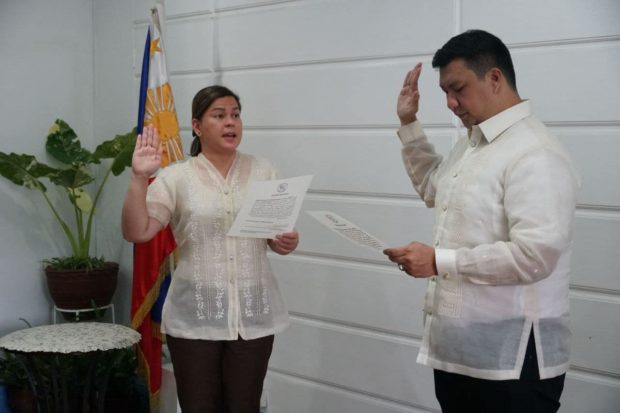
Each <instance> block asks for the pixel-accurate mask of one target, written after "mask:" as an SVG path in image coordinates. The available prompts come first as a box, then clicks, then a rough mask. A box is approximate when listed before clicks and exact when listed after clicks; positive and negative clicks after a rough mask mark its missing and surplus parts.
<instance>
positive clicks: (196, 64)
mask: <svg viewBox="0 0 620 413" xmlns="http://www.w3.org/2000/svg"><path fill="white" fill-rule="evenodd" d="M212 25H213V21H212V19H211V18H210V17H209V16H207V15H201V16H196V17H191V18H184V19H175V20H170V21H168V22H167V23H166V33H165V38H164V45H165V48H166V64H167V66H168V74H169V75H174V72H178V71H182V72H207V73H208V72H212V71H213V38H212V37H213V36H212V34H213V28H212ZM147 30H148V24H147V23H141V24H138V25H136V26H135V28H134V37H133V39H134V40H133V41H134V73H135V75H136V76H140V73H141V71H142V57H143V55H144V42H145V40H146V32H147Z"/></svg>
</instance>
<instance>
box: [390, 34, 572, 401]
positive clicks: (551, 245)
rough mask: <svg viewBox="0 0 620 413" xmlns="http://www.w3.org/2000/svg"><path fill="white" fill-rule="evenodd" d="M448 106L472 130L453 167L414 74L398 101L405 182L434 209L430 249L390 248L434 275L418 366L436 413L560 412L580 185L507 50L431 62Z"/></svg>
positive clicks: (458, 50)
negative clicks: (429, 133) (428, 381)
mask: <svg viewBox="0 0 620 413" xmlns="http://www.w3.org/2000/svg"><path fill="white" fill-rule="evenodd" d="M433 67H434V68H439V73H440V80H439V85H440V87H441V89H442V90H443V91H444V92H445V93H446V98H447V104H448V108H449V109H450V110H451V111H452V112H453V113H454V114H455V115H456V116H458V117H459V118H460V119H461V121H462V123H463V125H464V126H465V127H466V128H467V132H468V133H467V135H468V136H467V137H464V138H462V139H460V140H459V141H458V142H457V144H456V145H455V147H454V148H453V149H452V151H451V152H450V154H449V155H448V157H447V158H446V159H442V157H441V156H440V155H438V154H436V153H435V151H434V149H433V146H432V145H431V144H429V143H428V141H427V139H426V137H425V135H424V131H423V130H422V127H421V125H420V123H419V122H418V120H417V117H416V114H417V111H418V101H419V92H418V78H419V76H420V73H421V69H422V66H421V64H418V65H416V66H415V68H414V69H412V70H411V71H410V72H409V73H408V74H407V76H406V78H405V82H404V85H403V88H402V90H401V92H400V96H399V97H398V105H397V113H398V116H399V118H400V121H401V125H402V126H401V128H400V130H399V131H398V135H399V137H400V139H401V141H402V143H403V149H402V155H403V160H404V163H405V168H406V170H407V173H408V175H409V177H410V178H411V181H412V183H413V185H414V187H415V189H416V191H417V192H418V193H419V194H420V196H421V198H422V199H423V200H424V202H425V203H426V205H427V206H428V207H435V211H436V223H435V234H434V237H435V245H434V247H431V246H428V245H424V244H422V243H418V242H412V243H411V244H409V245H406V246H404V247H400V248H389V249H386V250H385V251H384V253H385V254H386V255H388V256H389V258H390V260H392V261H393V262H395V263H397V264H398V266H399V268H400V269H401V270H403V271H406V272H407V273H408V274H409V275H411V276H413V277H417V278H429V279H430V281H429V283H428V291H427V294H426V299H425V308H424V310H425V327H424V338H423V341H422V346H421V348H420V352H419V354H418V362H419V363H422V364H425V365H427V366H430V367H432V368H434V375H435V393H436V396H437V399H438V400H439V403H440V405H441V408H442V411H443V412H444V413H450V412H459V413H462V412H475V413H481V412H482V413H484V412H492V413H509V412H519V413H521V412H527V413H535V412H556V411H557V410H558V408H559V406H560V403H559V398H560V395H561V393H562V389H563V386H564V377H565V372H566V370H567V369H568V366H569V342H570V331H569V321H568V300H569V299H568V290H569V261H570V250H571V238H572V225H573V217H574V210H575V203H576V192H577V187H578V184H577V178H576V175H575V173H574V171H573V168H572V166H571V161H570V159H569V157H568V155H567V154H566V152H565V151H564V150H563V149H562V147H561V145H560V144H559V143H558V141H557V139H556V138H555V137H553V136H551V134H550V133H549V131H547V129H546V128H545V126H544V125H543V124H542V123H541V122H540V121H539V120H537V119H536V118H535V117H534V116H532V114H531V113H530V103H529V101H527V100H522V99H521V98H520V97H519V94H518V92H517V87H516V81H515V74H514V68H513V65H512V60H511V57H510V52H509V51H508V49H507V48H506V46H505V45H504V44H503V43H502V41H501V40H500V39H498V38H497V37H495V36H493V35H492V34H490V33H487V32H484V31H481V30H471V31H467V32H465V33H462V34H460V35H458V36H455V37H453V38H452V39H450V40H449V41H448V42H447V43H446V44H445V45H444V46H443V47H442V48H441V49H439V50H438V51H437V52H436V53H435V56H434V57H433Z"/></svg>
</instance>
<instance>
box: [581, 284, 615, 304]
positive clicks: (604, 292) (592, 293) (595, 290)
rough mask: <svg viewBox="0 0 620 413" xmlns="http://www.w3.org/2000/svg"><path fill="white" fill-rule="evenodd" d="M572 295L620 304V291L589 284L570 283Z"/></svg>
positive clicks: (583, 298) (589, 299)
mask: <svg viewBox="0 0 620 413" xmlns="http://www.w3.org/2000/svg"><path fill="white" fill-rule="evenodd" d="M570 295H571V297H574V298H579V299H582V300H588V301H596V302H604V303H608V304H614V305H618V306H620V291H618V290H614V289H611V288H599V287H592V286H589V285H581V284H572V283H571V284H570Z"/></svg>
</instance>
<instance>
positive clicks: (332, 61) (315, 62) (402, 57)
mask: <svg viewBox="0 0 620 413" xmlns="http://www.w3.org/2000/svg"><path fill="white" fill-rule="evenodd" d="M434 53H435V51H434V50H433V51H430V50H429V51H428V52H427V51H423V52H420V53H403V54H376V55H366V56H350V57H341V58H338V57H332V58H326V59H309V60H296V61H290V62H273V63H265V64H260V65H239V66H225V65H224V66H219V67H217V69H216V71H217V72H222V73H230V72H243V71H248V72H249V71H268V70H272V69H283V68H297V67H309V66H334V65H342V64H350V63H368V62H372V63H376V62H389V63H395V62H399V61H401V62H402V61H406V60H412V59H415V60H416V61H418V60H423V61H428V60H430V59H431V57H432V56H433V54H434Z"/></svg>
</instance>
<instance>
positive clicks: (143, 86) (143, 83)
mask: <svg viewBox="0 0 620 413" xmlns="http://www.w3.org/2000/svg"><path fill="white" fill-rule="evenodd" d="M150 55H151V31H150V30H149V29H147V30H146V44H145V45H144V57H143V58H142V77H141V79H140V96H139V99H140V104H139V105H138V125H137V127H138V134H141V133H142V128H143V127H144V107H145V106H146V91H147V90H148V88H149V58H150Z"/></svg>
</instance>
